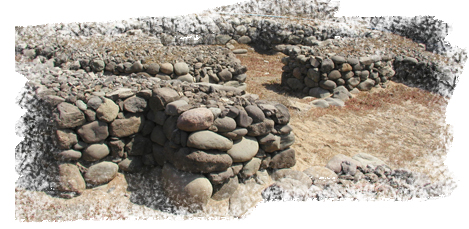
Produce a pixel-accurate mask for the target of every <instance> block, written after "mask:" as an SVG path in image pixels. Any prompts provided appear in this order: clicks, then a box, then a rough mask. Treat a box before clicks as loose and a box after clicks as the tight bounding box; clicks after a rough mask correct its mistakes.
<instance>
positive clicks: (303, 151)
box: [15, 46, 452, 221]
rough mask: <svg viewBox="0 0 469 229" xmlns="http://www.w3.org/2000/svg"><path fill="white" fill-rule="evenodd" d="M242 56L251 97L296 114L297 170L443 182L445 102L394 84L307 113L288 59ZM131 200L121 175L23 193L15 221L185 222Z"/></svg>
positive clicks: (293, 119)
mask: <svg viewBox="0 0 469 229" xmlns="http://www.w3.org/2000/svg"><path fill="white" fill-rule="evenodd" d="M241 48H247V49H249V52H248V54H245V55H239V56H238V58H239V59H240V60H241V62H242V63H243V64H244V65H246V66H248V69H249V71H248V80H247V84H248V89H247V91H248V92H250V93H255V94H258V95H259V96H260V98H261V99H270V100H276V101H279V102H282V103H283V104H285V105H287V106H288V107H289V108H290V112H291V115H292V117H291V121H290V125H292V126H293V132H294V134H295V137H296V140H295V144H294V145H293V146H292V147H293V148H294V149H295V151H296V159H297V163H296V165H295V166H294V167H293V169H295V170H300V171H303V170H305V169H306V168H308V167H311V166H314V165H322V166H324V165H325V164H326V163H327V161H328V160H329V159H330V158H331V157H333V156H334V155H336V154H344V155H348V156H353V155H355V154H357V153H360V152H363V153H368V154H371V155H374V156H376V157H378V158H380V159H382V160H383V161H385V162H386V163H387V164H388V165H389V166H390V167H391V168H393V169H397V168H405V169H409V170H412V171H418V172H425V173H427V174H428V175H429V176H430V177H431V178H432V179H434V180H435V181H436V180H440V179H444V178H445V176H446V175H445V171H446V170H445V167H444V165H443V161H444V157H445V155H446V152H447V144H448V143H450V142H451V140H452V136H451V134H450V131H449V126H448V125H446V124H445V108H446V106H447V99H446V98H443V97H442V96H439V95H434V94H431V93H429V92H426V91H423V90H420V89H416V88H409V87H407V86H405V85H403V84H399V83H394V82H390V83H389V85H388V88H386V89H373V90H372V91H371V92H361V93H360V94H358V95H355V96H354V98H353V99H351V100H349V101H348V102H346V106H345V107H342V108H335V107H331V108H326V109H322V108H312V109H308V108H309V104H308V103H309V102H311V101H313V100H314V99H313V98H301V97H298V96H297V95H294V94H289V92H288V91H286V90H284V89H283V88H282V87H281V86H280V75H281V67H282V64H281V63H280V59H281V58H282V57H283V56H284V55H283V54H280V53H277V54H273V55H268V54H260V53H257V52H254V50H253V49H252V48H250V47H249V46H241ZM131 195H132V193H131V192H129V191H128V190H127V184H126V182H125V178H124V176H123V175H122V174H120V175H119V176H118V177H117V178H116V179H115V180H113V181H112V182H111V183H110V184H108V185H105V186H102V187H100V188H96V189H94V190H87V191H85V193H84V194H83V195H81V196H79V197H77V198H73V199H69V200H67V199H61V198H55V197H51V196H49V195H47V194H45V193H43V192H37V191H28V190H23V189H19V188H18V189H16V190H15V215H16V219H17V220H25V221H42V220H49V221H63V220H65V221H68V220H81V219H83V220H87V219H113V220H116V219H129V218H134V219H148V218H154V219H166V218H168V217H169V218H174V219H175V218H185V217H187V216H178V217H176V216H174V215H172V214H170V213H164V212H161V211H158V210H154V209H151V208H149V207H146V206H143V205H138V204H134V203H132V202H131V201H130V196H131ZM219 204H226V203H219ZM220 214H221V215H222V214H223V213H220Z"/></svg>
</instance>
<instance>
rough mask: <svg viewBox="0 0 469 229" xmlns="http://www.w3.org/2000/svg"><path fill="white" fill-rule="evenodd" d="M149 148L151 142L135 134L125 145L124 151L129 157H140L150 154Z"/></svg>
mask: <svg viewBox="0 0 469 229" xmlns="http://www.w3.org/2000/svg"><path fill="white" fill-rule="evenodd" d="M151 147H152V142H151V140H150V139H149V138H147V137H143V136H142V135H141V134H137V135H135V137H134V138H132V139H131V140H130V141H129V142H128V143H127V144H126V145H125V148H124V149H125V151H126V152H127V154H128V155H129V156H141V155H145V154H151V150H152V149H151Z"/></svg>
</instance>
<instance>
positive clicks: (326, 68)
mask: <svg viewBox="0 0 469 229" xmlns="http://www.w3.org/2000/svg"><path fill="white" fill-rule="evenodd" d="M332 69H334V62H333V61H332V60H331V59H324V60H323V61H322V63H321V72H325V73H328V72H330V71H332Z"/></svg>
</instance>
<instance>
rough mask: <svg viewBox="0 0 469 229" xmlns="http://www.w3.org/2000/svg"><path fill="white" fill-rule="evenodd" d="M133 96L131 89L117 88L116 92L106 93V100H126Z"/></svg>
mask: <svg viewBox="0 0 469 229" xmlns="http://www.w3.org/2000/svg"><path fill="white" fill-rule="evenodd" d="M133 95H135V93H134V92H132V89H130V88H123V87H122V88H118V89H117V90H114V91H112V92H108V93H106V97H107V98H111V99H112V100H117V99H126V98H129V97H131V96H133Z"/></svg>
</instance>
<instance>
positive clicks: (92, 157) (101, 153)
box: [82, 143, 109, 161]
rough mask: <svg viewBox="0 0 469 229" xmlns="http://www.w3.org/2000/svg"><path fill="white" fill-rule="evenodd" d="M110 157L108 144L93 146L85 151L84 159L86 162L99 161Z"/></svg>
mask: <svg viewBox="0 0 469 229" xmlns="http://www.w3.org/2000/svg"><path fill="white" fill-rule="evenodd" d="M107 155H109V148H108V146H107V145H106V144H103V143H98V144H91V145H89V146H88V147H86V148H85V149H84V150H83V154H82V158H83V160H85V161H98V160H101V159H103V158H104V157H106V156H107Z"/></svg>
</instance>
